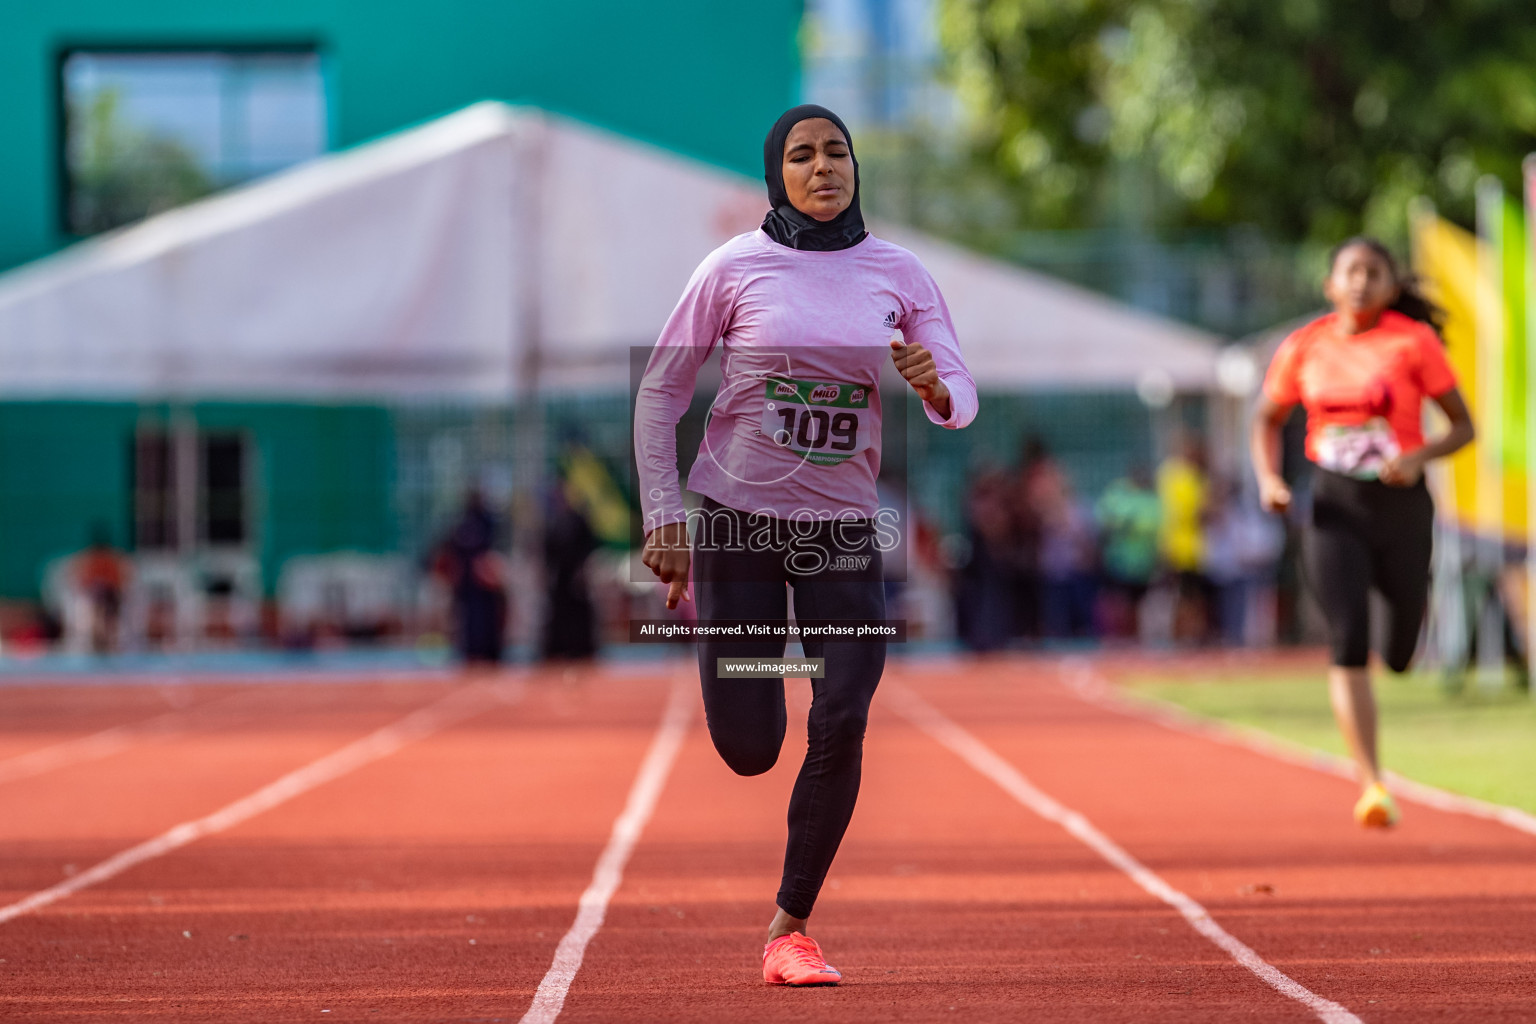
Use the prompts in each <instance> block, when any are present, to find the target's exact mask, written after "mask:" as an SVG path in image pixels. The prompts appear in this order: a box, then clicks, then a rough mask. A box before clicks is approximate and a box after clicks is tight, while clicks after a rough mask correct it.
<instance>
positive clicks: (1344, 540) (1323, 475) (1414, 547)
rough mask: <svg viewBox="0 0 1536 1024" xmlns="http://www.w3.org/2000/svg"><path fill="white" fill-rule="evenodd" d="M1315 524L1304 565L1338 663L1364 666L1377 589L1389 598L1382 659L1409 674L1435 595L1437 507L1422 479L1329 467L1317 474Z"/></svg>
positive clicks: (1314, 501) (1313, 508)
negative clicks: (1360, 474)
mask: <svg viewBox="0 0 1536 1024" xmlns="http://www.w3.org/2000/svg"><path fill="white" fill-rule="evenodd" d="M1313 480H1314V485H1313V498H1312V523H1311V526H1310V527H1308V529H1307V532H1306V539H1305V545H1304V550H1303V557H1304V567H1305V569H1306V573H1307V578H1308V581H1309V583H1310V584H1311V587H1312V591H1313V593H1314V594H1316V595H1317V600H1318V603H1319V604H1320V605H1321V606H1322V609H1323V614H1324V616H1325V617H1326V618H1327V620H1328V634H1329V640H1330V646H1331V648H1332V653H1333V664H1335V665H1337V666H1339V667H1341V668H1364V667H1365V666H1366V662H1367V661H1368V660H1369V657H1370V650H1371V620H1370V589H1371V588H1372V587H1375V588H1376V590H1378V591H1379V592H1380V593H1381V595H1382V597H1383V598H1385V599H1386V605H1387V622H1386V630H1385V639H1384V643H1383V648H1382V651H1381V657H1382V660H1383V661H1385V662H1386V663H1387V667H1388V668H1390V669H1391V670H1392V671H1393V672H1402V671H1403V670H1404V669H1406V668H1407V667H1408V664H1409V662H1411V661H1412V660H1413V652H1414V648H1415V647H1417V646H1418V642H1419V627H1420V626H1421V625H1422V624H1423V621H1424V608H1425V605H1426V603H1427V602H1428V599H1429V559H1430V552H1431V547H1432V544H1433V538H1434V519H1435V506H1434V501H1433V499H1431V498H1430V496H1429V488H1428V487H1426V486H1425V485H1424V481H1423V480H1422V479H1421V480H1420V481H1419V482H1418V483H1417V484H1415V485H1414V486H1413V487H1389V486H1387V485H1386V484H1384V483H1381V482H1380V481H1379V480H1356V479H1354V478H1353V477H1347V476H1341V475H1340V474H1338V473H1331V472H1329V471H1327V470H1325V469H1318V470H1316V471H1315V472H1314V474H1313Z"/></svg>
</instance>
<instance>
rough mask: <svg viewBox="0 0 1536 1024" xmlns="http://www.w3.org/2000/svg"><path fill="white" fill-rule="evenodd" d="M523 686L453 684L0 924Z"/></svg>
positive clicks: (37, 898)
mask: <svg viewBox="0 0 1536 1024" xmlns="http://www.w3.org/2000/svg"><path fill="white" fill-rule="evenodd" d="M521 694H522V686H521V685H520V684H519V683H517V682H507V683H500V684H492V685H485V686H469V687H464V688H463V689H458V690H454V691H453V692H452V693H450V694H448V695H447V696H446V697H443V698H442V699H440V700H437V701H435V702H433V703H431V704H428V705H427V706H426V707H424V708H420V709H418V710H416V711H413V712H411V713H410V714H408V715H406V716H405V717H404V718H402V719H400V720H399V721H396V722H394V723H393V724H391V725H386V726H384V727H383V728H381V729H378V730H376V731H375V732H372V733H369V734H368V735H367V736H364V737H363V738H362V739H360V740H356V741H355V742H352V743H349V744H347V745H346V746H345V747H342V748H341V749H340V750H336V751H333V752H331V753H329V754H327V755H325V756H324V757H322V758H320V759H318V760H315V761H311V762H310V763H309V764H307V765H305V766H304V767H302V768H297V769H295V770H293V771H291V772H289V773H288V774H287V775H284V776H283V777H282V778H280V779H278V780H277V781H275V782H272V783H270V784H268V785H266V786H263V787H262V788H261V789H258V790H257V791H256V792H254V793H252V794H250V795H249V796H246V797H242V798H240V799H239V800H236V801H235V802H234V803H232V804H228V805H226V806H225V807H222V808H220V809H219V810H217V811H214V812H213V813H212V814H209V815H206V816H204V817H201V818H197V819H195V820H193V821H184V822H182V823H181V824H180V825H177V826H175V827H173V828H171V829H170V830H168V831H166V832H163V833H161V834H160V835H158V836H156V837H155V838H153V839H147V840H145V841H144V842H142V843H139V844H138V845H137V846H133V847H130V848H128V849H126V850H124V851H122V852H121V853H118V854H114V855H113V856H111V857H109V858H107V859H106V860H104V861H102V862H101V863H100V864H97V865H95V866H94V867H91V868H88V869H87V870H85V871H82V872H80V873H79V874H78V875H74V876H72V877H70V878H67V879H65V880H64V881H62V882H60V883H59V884H58V885H53V886H49V887H48V888H47V889H42V890H40V891H38V892H35V893H33V894H32V895H30V896H28V897H26V898H25V899H21V900H18V901H16V902H15V903H12V904H10V905H9V906H6V907H0V924H4V923H5V922H7V921H10V920H13V919H14V918H17V917H20V916H21V915H23V914H27V913H31V912H32V911H34V910H39V909H41V908H43V907H46V906H48V905H49V904H50V903H57V902H58V901H59V900H62V899H64V898H65V897H67V896H70V895H73V894H74V893H77V892H79V891H80V890H81V889H85V888H89V887H90V886H93V885H95V884H96V883H97V882H104V881H106V880H107V879H109V878H113V877H115V876H117V875H120V874H122V873H123V872H124V871H127V870H128V869H129V868H131V867H134V866H135V865H138V864H142V863H144V862H145V861H147V860H153V859H154V858H156V857H160V856H163V855H165V854H167V853H170V852H171V851H172V850H176V849H180V848H181V847H183V846H186V845H187V844H188V843H192V842H195V841H197V840H199V839H201V838H203V837H204V836H209V835H213V834H214V833H216V832H223V831H224V830H225V829H229V828H233V827H234V826H236V825H239V824H241V823H242V822H245V821H249V820H250V819H251V818H254V817H256V816H257V815H258V814H261V813H263V812H265V811H270V810H271V809H272V808H274V807H277V806H278V805H279V804H283V803H286V802H287V801H289V800H292V799H293V798H294V797H296V796H300V795H302V794H304V793H307V792H309V791H310V790H312V789H314V788H316V787H317V786H323V785H324V784H325V783H327V782H333V781H335V780H336V779H339V778H341V777H342V776H343V775H347V774H349V773H350V772H354V771H356V770H357V769H359V768H361V767H363V766H364V765H367V764H370V763H372V762H374V761H377V760H379V759H381V758H385V757H388V756H389V755H390V754H393V753H394V752H395V751H397V750H399V749H400V748H401V747H404V746H406V745H407V744H410V743H414V742H415V741H417V740H420V739H423V738H425V737H427V736H430V735H432V734H433V733H435V732H437V731H439V730H441V729H444V728H446V727H447V726H450V725H452V724H454V723H455V722H458V721H461V720H463V719H465V718H469V717H470V716H471V715H475V714H478V713H480V712H481V711H484V710H486V709H487V708H489V707H490V706H491V705H492V704H494V703H496V702H497V701H503V702H508V703H511V702H515V701H516V700H517V699H519V698H520V697H521Z"/></svg>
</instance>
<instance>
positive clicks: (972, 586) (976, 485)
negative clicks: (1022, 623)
mask: <svg viewBox="0 0 1536 1024" xmlns="http://www.w3.org/2000/svg"><path fill="white" fill-rule="evenodd" d="M965 526H966V539H967V540H968V541H969V546H970V553H969V557H968V558H966V560H965V564H963V565H962V566H961V567H960V571H959V573H958V574H957V576H956V579H955V620H956V621H955V628H956V632H958V633H959V634H960V641H961V642H962V643H963V644H965V646H966V647H968V648H970V649H971V650H973V651H995V650H998V649H999V648H1001V647H1004V646H1005V645H1006V644H1007V643H1008V639H1009V637H1010V636H1012V635H1013V632H1014V627H1015V619H1016V612H1015V605H1014V600H1015V598H1016V597H1017V588H1018V574H1017V565H1016V562H1015V561H1014V558H1015V550H1016V541H1017V534H1016V532H1015V529H1016V526H1017V523H1016V520H1015V517H1014V509H1013V506H1012V504H1011V502H1010V501H1009V485H1008V480H1007V478H1006V477H1005V476H1004V475H1003V474H1002V473H1001V472H999V471H997V470H990V471H987V472H983V473H981V474H979V475H977V477H976V479H975V480H973V481H972V482H971V487H970V491H969V492H968V493H967V494H966V499H965Z"/></svg>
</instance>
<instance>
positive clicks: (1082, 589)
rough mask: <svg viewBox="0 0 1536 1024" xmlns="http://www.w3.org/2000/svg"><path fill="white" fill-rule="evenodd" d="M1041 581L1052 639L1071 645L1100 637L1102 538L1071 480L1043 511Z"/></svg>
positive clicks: (1046, 617) (1043, 607)
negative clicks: (1096, 608)
mask: <svg viewBox="0 0 1536 1024" xmlns="http://www.w3.org/2000/svg"><path fill="white" fill-rule="evenodd" d="M1040 512H1041V520H1040V521H1041V535H1040V577H1041V580H1042V582H1043V584H1044V600H1043V601H1042V602H1041V609H1042V611H1043V612H1044V617H1045V627H1046V635H1048V636H1051V637H1054V638H1057V639H1065V638H1068V637H1084V636H1092V635H1093V634H1094V627H1095V623H1094V615H1093V612H1094V598H1095V596H1096V593H1097V590H1098V587H1097V586H1096V583H1097V580H1096V579H1095V571H1096V570H1097V568H1098V564H1097V563H1098V537H1097V534H1096V531H1095V530H1094V523H1093V517H1092V516H1091V515H1090V514H1089V513H1088V510H1087V509H1086V508H1084V507H1083V505H1082V504H1081V503H1080V502H1079V501H1078V500H1077V498H1076V496H1075V495H1074V494H1073V493H1072V487H1071V485H1070V484H1068V483H1067V482H1066V481H1065V480H1062V482H1061V484H1060V486H1059V487H1058V488H1057V489H1056V491H1055V493H1054V495H1053V496H1052V500H1051V503H1050V504H1049V505H1047V506H1045V507H1043V508H1041V509H1040Z"/></svg>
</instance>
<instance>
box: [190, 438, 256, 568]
mask: <svg viewBox="0 0 1536 1024" xmlns="http://www.w3.org/2000/svg"><path fill="white" fill-rule="evenodd" d="M245 463H246V458H245V438H243V437H241V436H240V435H239V434H212V435H209V436H207V437H204V438H203V439H202V467H201V468H202V473H203V481H202V483H203V486H202V499H203V500H202V503H201V504H202V510H203V529H202V536H203V539H204V540H205V541H207V542H208V543H209V544H243V543H244V542H245V539H246V528H245V506H246V502H245V471H246V465H245Z"/></svg>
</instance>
